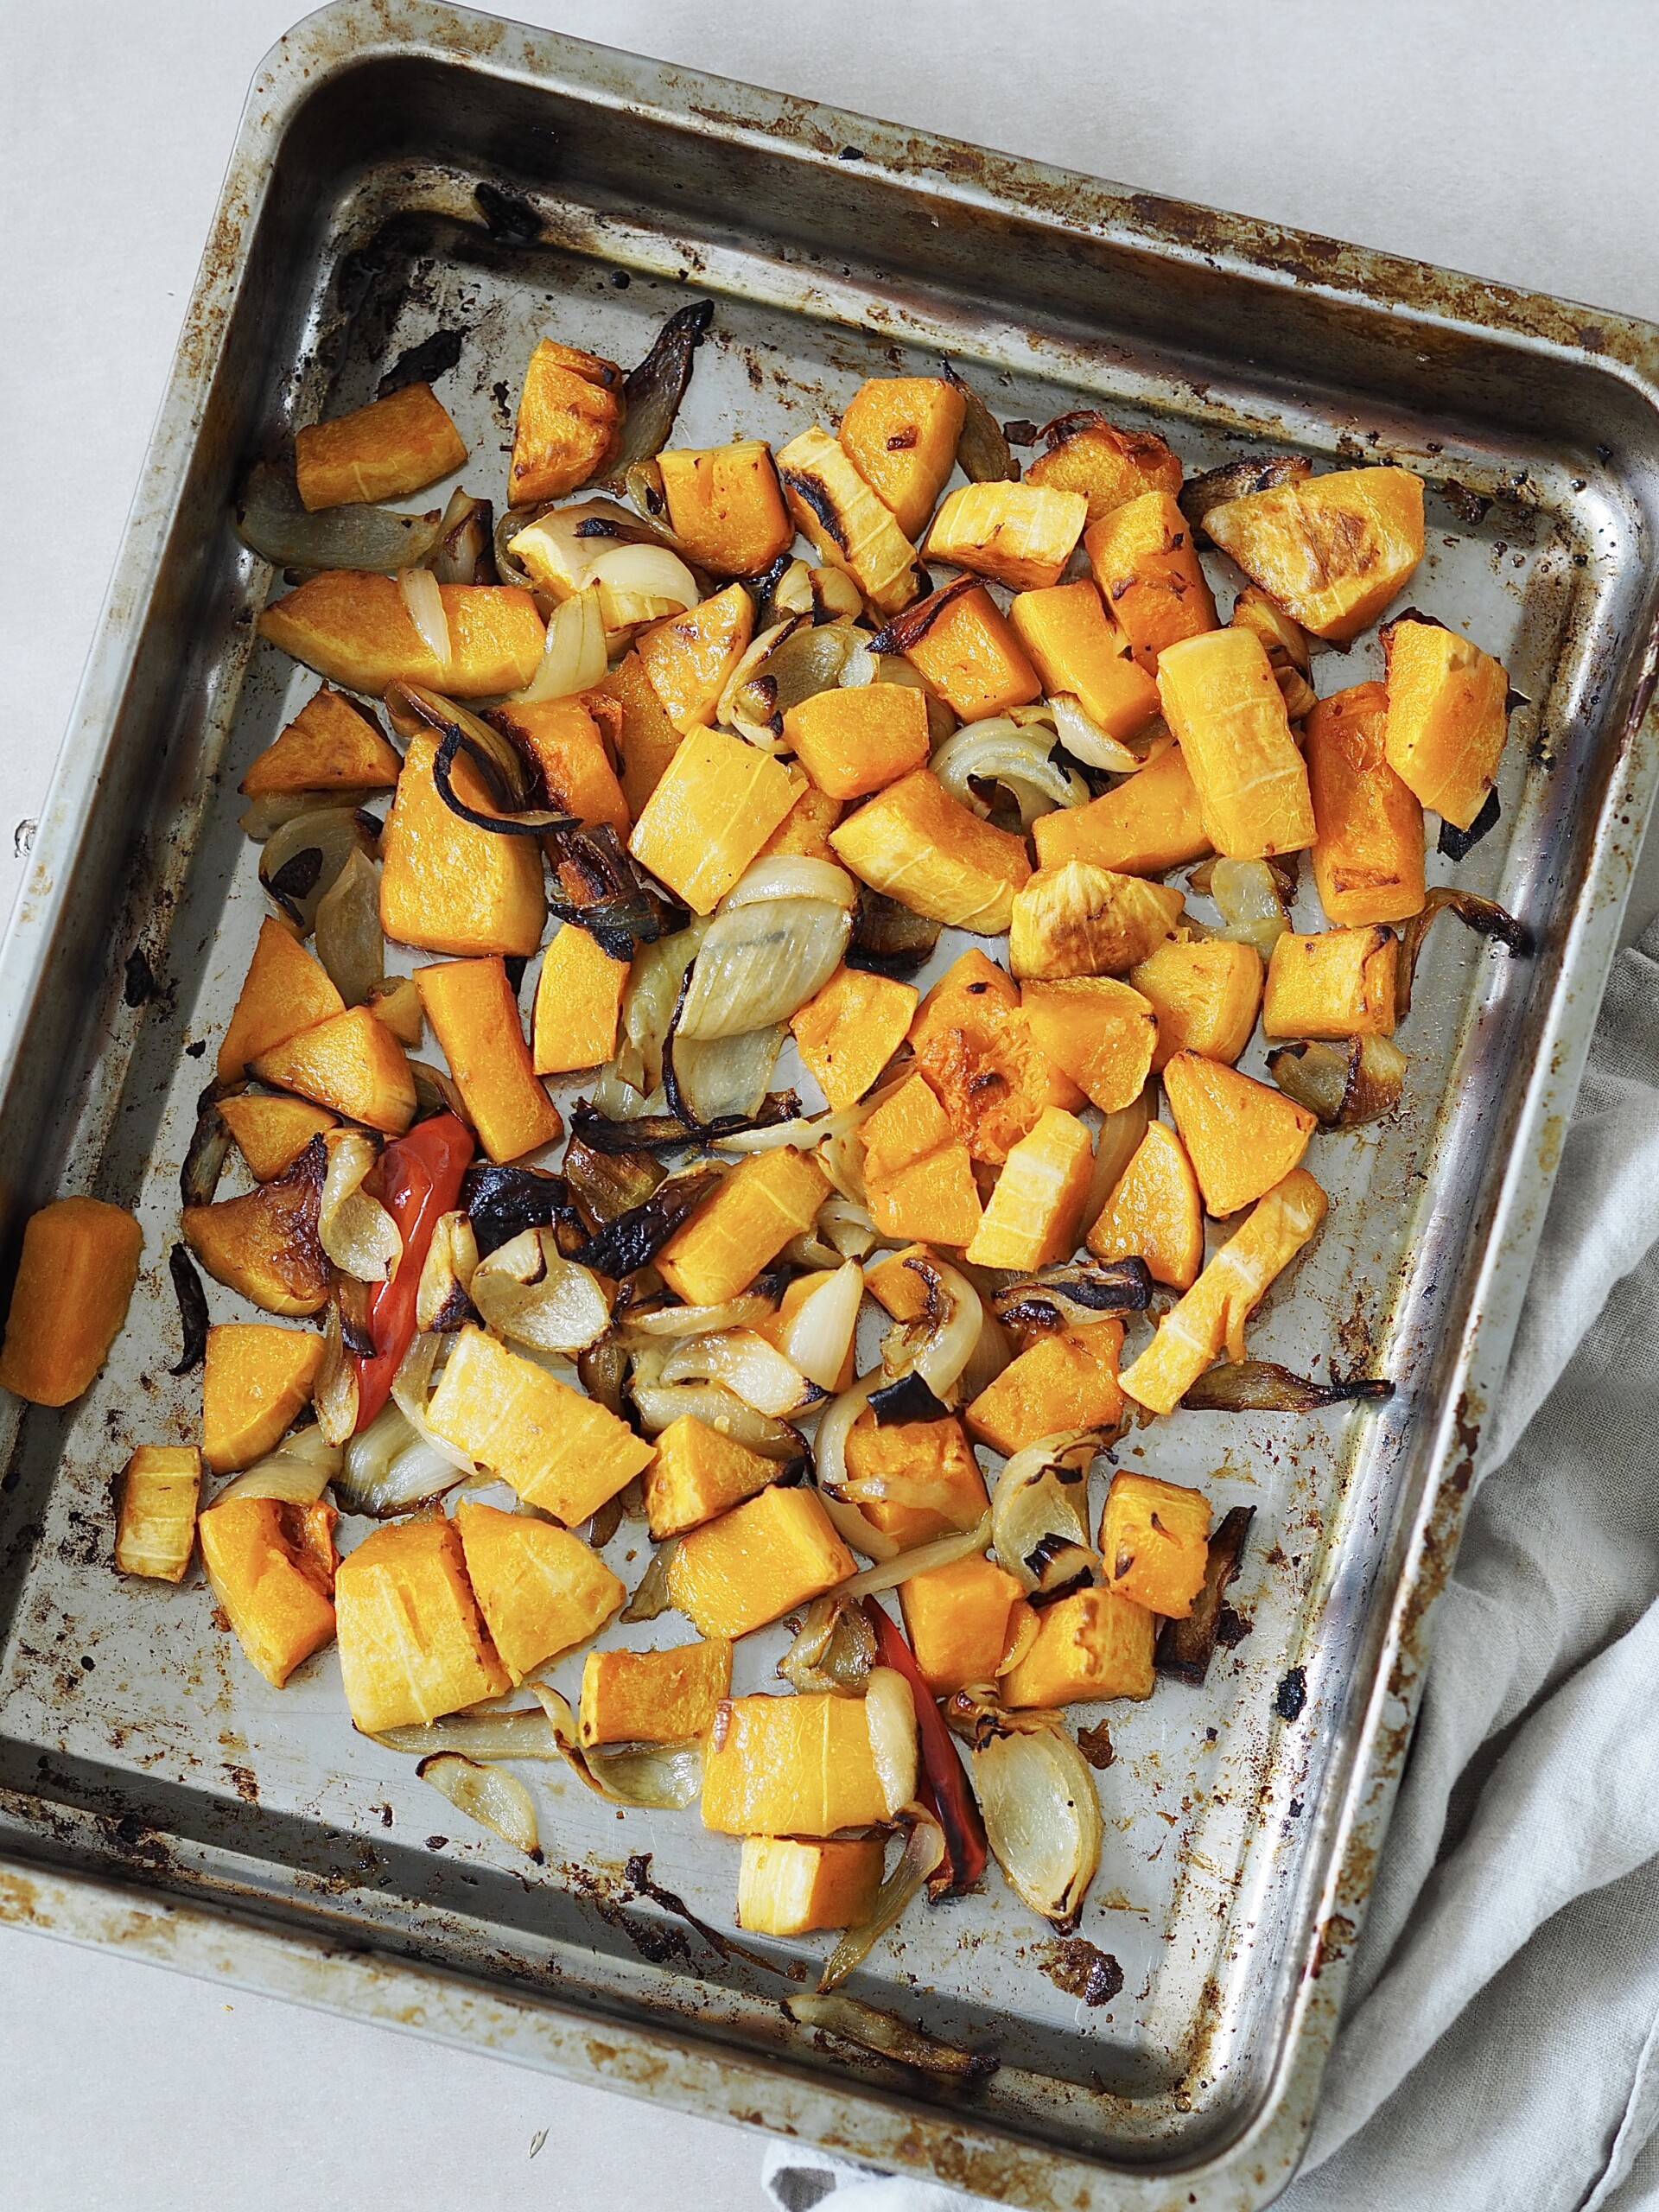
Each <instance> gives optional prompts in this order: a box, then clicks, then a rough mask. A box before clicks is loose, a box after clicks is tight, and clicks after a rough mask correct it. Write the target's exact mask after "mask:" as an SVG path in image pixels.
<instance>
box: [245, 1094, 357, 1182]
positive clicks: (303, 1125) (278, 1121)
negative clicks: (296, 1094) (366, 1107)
mask: <svg viewBox="0 0 1659 2212" xmlns="http://www.w3.org/2000/svg"><path fill="white" fill-rule="evenodd" d="M219 1118H220V1119H221V1120H222V1121H223V1122H224V1124H225V1126H226V1128H227V1129H228V1130H229V1131H230V1133H231V1135H232V1137H233V1138H234V1139H235V1141H236V1146H237V1149H238V1151H239V1152H240V1153H241V1154H242V1157H243V1159H244V1160H246V1161H247V1163H248V1170H249V1173H251V1175H252V1177H253V1179H254V1181H255V1182H256V1183H269V1182H270V1180H271V1179H273V1177H275V1176H277V1175H282V1174H285V1173H287V1171H288V1170H289V1168H290V1167H291V1166H293V1165H294V1162H295V1161H296V1160H297V1159H298V1158H299V1156H300V1154H302V1152H303V1151H304V1150H305V1147H307V1145H308V1144H309V1143H310V1141H311V1140H312V1138H313V1137H316V1136H321V1135H322V1133H323V1131H324V1130H325V1129H332V1128H334V1122H335V1117H334V1115H332V1114H331V1113H329V1111H328V1110H327V1108H326V1107H323V1106H313V1105H312V1104H311V1103H310V1102H309V1100H308V1099H304V1098H267V1097H263V1096H260V1095H259V1094H258V1093H257V1092H253V1091H250V1092H248V1093H246V1094H245V1095H244V1096H241V1097H238V1098H221V1099H220V1101H219Z"/></svg>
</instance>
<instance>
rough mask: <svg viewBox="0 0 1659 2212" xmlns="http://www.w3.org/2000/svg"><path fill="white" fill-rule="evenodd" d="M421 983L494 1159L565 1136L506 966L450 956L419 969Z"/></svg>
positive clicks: (438, 1032)
mask: <svg viewBox="0 0 1659 2212" xmlns="http://www.w3.org/2000/svg"><path fill="white" fill-rule="evenodd" d="M415 982H416V988H418V990H419V992H420V994H421V1004H422V1005H423V1007H425V1008H426V1018H427V1020H429V1022H430V1023H431V1024H432V1030H433V1034H434V1035H435V1037H436V1039H437V1040H438V1042H439V1044H440V1045H442V1047H443V1052H444V1058H446V1059H447V1060H448V1063H449V1070H450V1072H451V1074H452V1075H453V1076H454V1078H455V1081H456V1083H457V1084H459V1085H460V1087H461V1097H462V1099H463V1100H464V1101H465V1103H466V1107H467V1119H468V1120H469V1121H470V1122H472V1125H473V1127H474V1128H475V1129H476V1130H477V1132H478V1139H479V1142H480V1144H481V1145H482V1146H483V1147H484V1149H485V1151H486V1152H487V1153H488V1154H489V1155H490V1158H491V1159H492V1160H521V1159H523V1157H524V1154H526V1153H527V1152H536V1151H538V1150H539V1149H540V1148H541V1147H542V1146H543V1145H547V1144H551V1143H552V1142H553V1141H554V1140H555V1138H556V1137H559V1136H561V1135H563V1132H564V1123H563V1120H562V1119H561V1117H560V1115H559V1109H558V1108H557V1107H556V1105H555V1104H554V1103H553V1101H552V1100H551V1099H550V1097H549V1096H548V1095H547V1092H546V1090H545V1089H544V1088H543V1085H542V1084H540V1083H538V1082H537V1078H536V1074H535V1071H534V1069H533V1068H532V1067H531V1058H530V1047H529V1046H528V1045H526V1044H525V1042H524V1027H523V1025H522V1023H521V1022H520V1021H519V1019H518V1000H517V999H516V998H515V997H514V995H513V989H512V984H511V983H510V982H508V981H507V971H506V969H505V967H504V966H503V964H502V963H501V962H500V961H499V959H491V960H448V961H445V962H443V963H442V964H441V965H440V966H438V967H435V968H417V969H416V970H415Z"/></svg>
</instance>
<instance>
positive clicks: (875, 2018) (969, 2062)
mask: <svg viewBox="0 0 1659 2212" xmlns="http://www.w3.org/2000/svg"><path fill="white" fill-rule="evenodd" d="M784 2003H785V2005H786V2006H787V2007H788V2010H789V2012H790V2014H791V2017H792V2018H795V2019H797V2020H798V2021H799V2022H800V2024H801V2025H802V2026H803V2027H804V2028H812V2029H816V2030H817V2031H818V2032H819V2033H820V2034H823V2035H829V2036H839V2037H841V2039H842V2042H843V2043H850V2044H857V2046H858V2047H859V2049H860V2050H873V2051H874V2052H875V2053H876V2054H877V2056H879V2057H881V2058H891V2059H893V2061H894V2062H895V2063H897V2064H899V2065H900V2066H908V2067H910V2068H912V2069H913V2070H914V2071H915V2072H916V2073H918V2074H927V2075H931V2076H932V2077H933V2078H934V2079H935V2080H936V2081H940V2082H983V2081H986V2080H988V2078H989V2076H990V2075H993V2074H995V2071H996V2069H997V2067H998V2065H999V2063H1001V2062H1000V2061H999V2060H998V2058H997V2056H996V2054H995V2052H994V2051H988V2050H958V2049H957V2046H956V2044H951V2043H942V2042H941V2041H940V2040H939V2038H938V2036H931V2035H929V2034H928V2033H927V2032H926V2031H925V2029H922V2028H913V2027H912V2026H911V2024H910V2023H909V2021H908V2020H901V2019H899V2017H898V2016H897V2014H896V2013H893V2012H882V2011H881V2010H880V2008H879V2007H878V2006H876V2005H866V2004H863V2003H861V2001H860V1999H857V1998H856V1997H849V1996H847V1995H845V1994H844V1993H843V1992H842V1991H841V1990H839V1989H836V1990H831V1991H829V1992H828V1993H822V1992H821V1993H816V1994H814V1995H812V1996H810V1997H786V1998H785V1999H784Z"/></svg>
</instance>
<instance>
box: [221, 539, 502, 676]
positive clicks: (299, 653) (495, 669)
mask: <svg viewBox="0 0 1659 2212" xmlns="http://www.w3.org/2000/svg"><path fill="white" fill-rule="evenodd" d="M438 590H439V593H440V594H441V596H442V602H443V612H444V619H445V620H446V622H447V624H448V631H449V656H448V659H447V660H440V659H439V658H438V656H437V654H436V653H435V652H433V650H432V648H431V646H430V645H429V644H428V643H427V641H426V639H425V638H424V637H423V635H422V633H421V632H420V631H419V630H418V629H417V628H416V624H415V618H414V617H413V615H411V614H410V611H409V608H408V607H407V605H406V604H405V602H404V594H403V593H402V591H401V590H400V589H399V588H398V583H397V577H396V576H378V575H367V574H365V572H364V571H363V570H361V569H324V570H323V571H322V572H321V575H315V576H312V577H310V578H309V579H308V581H307V582H304V583H302V584H301V585H300V586H299V587H298V588H297V589H296V590H294V591H291V592H289V594H288V596H287V598H286V599H279V600H278V601H277V602H276V604H275V606H272V607H267V608H266V609H265V611H264V613H263V614H262V615H261V616H260V617H259V634H260V636H261V637H263V638H269V639H270V641H271V643H272V644H273V645H280V646H281V647H282V649H283V652H285V653H289V654H291V655H292V657H293V658H294V659H296V660H297V661H302V662H303V663H304V664H305V665H306V667H307V668H315V670H316V671H317V673H318V675H319V676H326V677H327V678H328V679H329V681H330V682H331V683H343V684H344V685H345V687H346V690H348V691H365V692H372V693H376V694H378V693H380V692H382V691H384V690H385V688H386V686H387V685H388V684H389V683H423V684H426V685H427V686H429V688H430V689H431V690H435V691H441V692H442V693H443V694H444V696H446V697H447V698H450V699H484V698H490V697H493V696H494V695H495V694H496V693H497V692H500V691H518V690H522V689H523V688H524V685H525V684H526V683H529V681H530V679H531V677H532V676H534V675H535V673H536V671H537V668H538V667H539V665H540V664H541V658H542V647H543V643H544V642H545V636H546V632H545V629H544V626H543V621H542V618H541V616H540V615H539V614H538V613H537V611H536V602H535V601H534V600H533V599H532V598H531V595H530V594H529V593H528V592H527V591H520V590H519V589H518V588H517V587H516V586H514V585H506V584H440V585H439V586H438Z"/></svg>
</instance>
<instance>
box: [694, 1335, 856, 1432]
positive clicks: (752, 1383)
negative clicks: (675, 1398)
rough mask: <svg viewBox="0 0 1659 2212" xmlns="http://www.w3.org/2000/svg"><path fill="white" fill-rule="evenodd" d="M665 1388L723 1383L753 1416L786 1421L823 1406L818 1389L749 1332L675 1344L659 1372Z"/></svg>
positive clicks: (770, 1347)
mask: <svg viewBox="0 0 1659 2212" xmlns="http://www.w3.org/2000/svg"><path fill="white" fill-rule="evenodd" d="M660 1380H661V1381H662V1382H663V1383H669V1384H672V1383H724V1385H725V1386H726V1388H727V1389H728V1390H730V1391H731V1392H732V1393H733V1394H734V1396H736V1397H739V1398H741V1400H742V1401H743V1402H744V1404H745V1405H746V1406H752V1407H753V1408H754V1410H755V1412H756V1413H760V1414H772V1416H773V1418H774V1419H777V1420H784V1419H785V1418H786V1417H787V1416H788V1415H790V1414H800V1413H804V1412H805V1411H806V1409H807V1408H808V1407H809V1406H816V1405H819V1404H821V1403H822V1402H823V1398H824V1395H825V1393H824V1390H823V1388H822V1386H821V1385H819V1384H818V1383H814V1382H811V1381H810V1380H809V1379H808V1378H807V1376H804V1375H803V1374H802V1372H801V1370H800V1369H799V1368H798V1367H797V1366H796V1364H795V1363H794V1362H793V1360H791V1359H790V1358H788V1357H786V1356H785V1354H784V1353H783V1352H781V1351H779V1350H778V1349H777V1347H776V1345H774V1344H768V1343H767V1341H766V1338H764V1337H762V1336H759V1335H757V1334H756V1332H754V1331H753V1329H722V1330H718V1331H716V1332H715V1334H714V1335H712V1336H703V1337H689V1338H686V1339H685V1340H684V1341H683V1343H682V1344H677V1346H676V1347H675V1349H674V1351H672V1352H671V1353H670V1355H669V1357H668V1359H667V1361H666V1362H665V1363H664V1367H663V1369H662V1372H661V1376H660Z"/></svg>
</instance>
